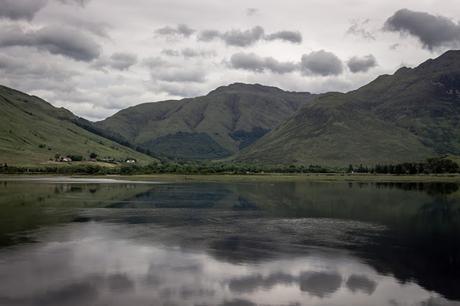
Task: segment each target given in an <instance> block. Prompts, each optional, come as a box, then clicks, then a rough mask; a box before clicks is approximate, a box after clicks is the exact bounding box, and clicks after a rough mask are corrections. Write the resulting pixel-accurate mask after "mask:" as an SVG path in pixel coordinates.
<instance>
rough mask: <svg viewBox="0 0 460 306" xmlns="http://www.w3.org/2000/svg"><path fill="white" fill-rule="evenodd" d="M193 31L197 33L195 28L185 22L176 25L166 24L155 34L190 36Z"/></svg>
mask: <svg viewBox="0 0 460 306" xmlns="http://www.w3.org/2000/svg"><path fill="white" fill-rule="evenodd" d="M193 33H195V30H194V29H192V28H190V27H189V26H188V25H185V24H178V25H177V26H175V27H171V26H166V27H163V28H159V29H157V30H156V31H155V34H157V35H160V36H184V37H190V36H191V35H192V34H193Z"/></svg>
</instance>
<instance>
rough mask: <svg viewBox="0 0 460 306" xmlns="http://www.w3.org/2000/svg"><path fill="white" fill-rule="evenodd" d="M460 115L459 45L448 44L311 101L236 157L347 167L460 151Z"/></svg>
mask: <svg viewBox="0 0 460 306" xmlns="http://www.w3.org/2000/svg"><path fill="white" fill-rule="evenodd" d="M459 122H460V51H448V52H446V53H444V54H443V55H441V56H440V57H438V58H437V59H430V60H427V61H425V62H424V63H422V64H421V65H419V66H418V67H416V68H400V69H398V70H397V71H396V72H395V73H394V74H393V75H382V76H379V77H377V78H376V79H375V80H373V81H372V82H370V83H369V84H367V85H365V86H363V87H361V88H359V89H357V90H354V91H350V92H348V93H343V94H339V93H336V94H325V95H322V96H320V97H318V98H316V99H314V100H312V101H311V103H309V104H308V105H304V106H303V107H302V108H301V109H300V110H299V111H298V112H297V113H296V114H295V115H294V116H293V117H291V118H290V119H289V120H287V121H286V122H284V123H283V124H282V125H280V126H279V127H278V128H276V129H274V130H273V131H271V132H270V133H268V134H267V135H265V136H264V137H262V138H261V139H259V140H258V141H257V142H256V143H254V144H253V145H252V146H251V147H249V148H247V149H246V150H244V151H243V152H241V153H239V154H238V155H237V156H236V157H235V160H236V161H244V162H256V163H259V162H260V163H271V164H273V163H319V164H332V165H340V166H345V165H347V163H355V164H357V163H358V164H359V163H364V164H374V163H389V162H405V161H416V160H420V159H424V158H426V157H430V156H437V155H443V154H455V155H458V154H460V125H459Z"/></svg>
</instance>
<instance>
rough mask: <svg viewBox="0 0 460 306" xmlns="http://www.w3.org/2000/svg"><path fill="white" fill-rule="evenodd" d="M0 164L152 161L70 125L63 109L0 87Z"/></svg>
mask: <svg viewBox="0 0 460 306" xmlns="http://www.w3.org/2000/svg"><path fill="white" fill-rule="evenodd" d="M0 118H1V120H0V163H2V164H3V163H7V164H9V165H37V164H43V163H47V162H49V161H50V160H51V159H54V157H55V155H56V154H57V155H63V156H66V155H75V156H78V155H79V156H82V157H83V158H85V159H89V156H90V154H91V153H96V154H97V155H98V157H99V158H109V157H110V158H114V159H115V160H120V161H123V160H125V159H126V158H134V159H137V160H138V161H139V162H140V163H147V162H150V161H153V160H154V159H153V158H151V157H149V156H146V155H144V154H141V153H139V152H136V151H134V150H132V149H129V148H127V147H125V146H122V145H120V144H118V143H115V142H113V141H111V140H108V139H106V138H103V137H101V136H98V135H96V134H93V133H91V132H89V131H87V130H85V129H83V128H81V127H79V126H78V125H76V124H75V123H74V121H76V120H77V119H79V118H78V117H76V116H75V115H73V114H72V113H71V112H70V111H68V110H66V109H63V108H55V107H53V106H52V105H51V104H49V103H48V102H46V101H44V100H42V99H40V98H38V97H35V96H30V95H27V94H25V93H22V92H19V91H16V90H13V89H11V88H7V87H4V86H0Z"/></svg>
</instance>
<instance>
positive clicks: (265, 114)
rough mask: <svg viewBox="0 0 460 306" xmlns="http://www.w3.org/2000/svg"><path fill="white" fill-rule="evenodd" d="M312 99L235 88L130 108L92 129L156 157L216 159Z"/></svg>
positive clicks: (252, 139) (245, 86)
mask: <svg viewBox="0 0 460 306" xmlns="http://www.w3.org/2000/svg"><path fill="white" fill-rule="evenodd" d="M313 97H314V95H311V94H309V93H297V92H286V91H283V90H281V89H278V88H275V87H267V86H262V85H249V84H242V83H236V84H232V85H229V86H223V87H219V88H217V89H216V90H214V91H212V92H210V93H209V94H208V95H206V96H202V97H197V98H192V99H183V100H174V101H163V102H156V103H145V104H140V105H137V106H134V107H130V108H127V109H125V110H122V111H120V112H118V113H117V114H115V115H113V116H112V117H109V118H107V119H106V120H104V121H101V122H97V123H96V124H95V126H96V128H98V129H99V130H101V131H102V132H103V133H104V134H106V135H109V136H110V137H111V138H115V139H119V140H120V141H123V142H125V141H126V142H130V143H132V144H133V145H136V146H139V147H142V148H144V149H148V150H150V151H151V152H153V153H155V154H158V155H162V156H168V157H176V158H183V159H217V158H223V157H227V156H230V155H232V154H235V153H237V152H239V151H240V150H241V149H243V148H245V147H247V146H249V145H251V144H252V143H253V142H255V141H256V140H257V139H259V138H260V137H262V136H263V135H264V134H266V133H267V132H269V131H270V130H272V129H273V128H275V127H276V126H278V125H279V124H281V123H282V122H284V121H285V120H287V119H288V118H289V117H290V116H292V115H293V114H294V113H295V112H296V111H297V110H298V109H299V108H300V107H302V106H303V105H305V104H306V103H308V101H310V100H311V99H312V98H313Z"/></svg>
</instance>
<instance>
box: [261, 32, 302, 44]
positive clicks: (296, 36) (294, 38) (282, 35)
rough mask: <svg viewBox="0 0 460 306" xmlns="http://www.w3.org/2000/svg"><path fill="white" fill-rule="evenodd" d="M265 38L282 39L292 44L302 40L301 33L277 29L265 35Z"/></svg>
mask: <svg viewBox="0 0 460 306" xmlns="http://www.w3.org/2000/svg"><path fill="white" fill-rule="evenodd" d="M265 39H266V40H277V39H278V40H284V41H288V42H291V43H294V44H300V43H301V42H302V34H300V32H294V31H279V32H275V33H273V34H270V35H267V36H266V38H265Z"/></svg>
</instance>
